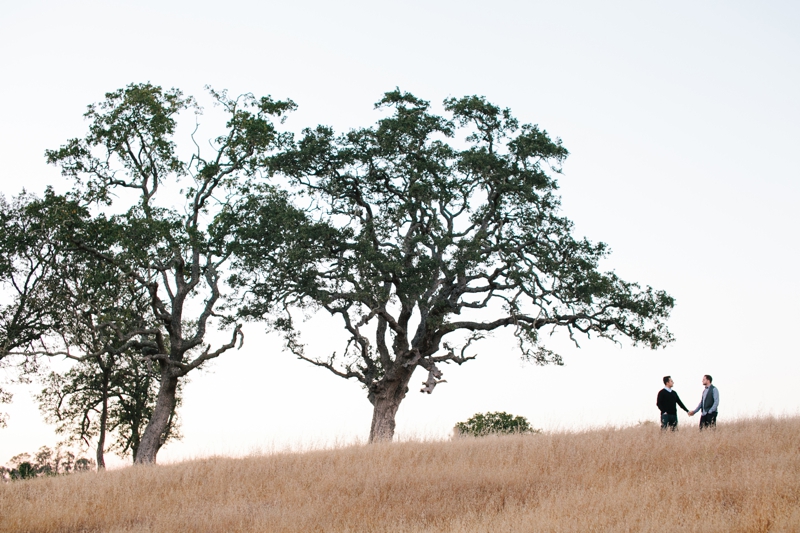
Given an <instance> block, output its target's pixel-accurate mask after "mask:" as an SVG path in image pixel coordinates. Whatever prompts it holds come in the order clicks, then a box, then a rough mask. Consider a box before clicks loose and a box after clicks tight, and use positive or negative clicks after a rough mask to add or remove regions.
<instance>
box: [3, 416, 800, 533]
mask: <svg viewBox="0 0 800 533" xmlns="http://www.w3.org/2000/svg"><path fill="white" fill-rule="evenodd" d="M696 421H697V419H696V418H693V419H692V423H691V427H690V426H689V424H688V422H687V421H686V419H682V420H681V422H682V423H683V425H682V428H681V430H680V431H679V432H677V433H667V434H662V433H661V432H660V430H659V429H658V427H657V426H655V425H646V426H639V427H632V428H626V429H603V430H593V431H587V432H581V433H555V434H541V435H530V436H511V437H487V438H481V439H473V438H465V439H458V440H454V441H450V442H405V443H395V444H387V445H373V446H353V447H346V448H339V449H333V450H320V451H312V452H306V453H298V454H290V453H286V454H275V455H268V456H253V457H246V458H236V459H234V458H220V457H215V458H209V459H204V460H196V461H190V462H185V463H180V464H173V465H165V466H156V467H136V468H134V467H131V468H125V469H122V470H116V471H110V472H104V473H100V474H96V473H86V474H75V475H72V476H66V477H60V478H41V479H34V480H28V481H18V482H12V483H7V484H4V485H2V484H0V531H15V532H16V531H24V532H31V533H33V532H54V533H55V532H58V533H73V532H75V533H77V532H95V531H97V532H100V531H102V532H113V533H122V532H130V533H133V532H172V531H176V532H177V531H180V532H184V531H185V532H198V533H200V532H203V533H206V532H220V533H221V532H250V531H253V532H256V531H258V532H304V533H305V532H353V533H355V532H370V533H372V532H383V531H385V532H434V531H435V532H453V533H455V532H487V531H500V532H581V533H585V532H616V531H621V532H650V531H652V532H658V533H666V532H720V533H722V532H725V533H733V532H767V531H769V532H797V531H800V418H784V419H774V418H769V419H758V420H742V421H738V422H730V423H725V424H721V425H720V426H719V427H718V428H717V429H716V430H715V431H705V432H702V433H701V432H699V431H698V430H697V429H696V427H695V424H694V423H695V422H696Z"/></svg>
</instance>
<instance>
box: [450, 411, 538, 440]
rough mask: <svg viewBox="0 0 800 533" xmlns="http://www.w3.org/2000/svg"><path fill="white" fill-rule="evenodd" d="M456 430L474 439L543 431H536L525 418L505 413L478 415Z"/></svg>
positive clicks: (459, 423) (461, 423) (460, 423)
mask: <svg viewBox="0 0 800 533" xmlns="http://www.w3.org/2000/svg"><path fill="white" fill-rule="evenodd" d="M456 429H457V430H458V433H459V434H460V435H469V436H473V437H483V436H486V435H506V434H530V433H541V430H540V429H534V428H533V427H532V426H531V425H530V423H529V422H528V420H527V419H526V418H525V417H523V416H514V415H510V414H508V413H506V412H503V411H499V412H495V413H477V414H475V415H473V416H472V417H470V418H469V419H467V421H466V422H458V423H457V424H456Z"/></svg>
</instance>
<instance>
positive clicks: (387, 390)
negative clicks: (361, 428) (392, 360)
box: [369, 367, 414, 444]
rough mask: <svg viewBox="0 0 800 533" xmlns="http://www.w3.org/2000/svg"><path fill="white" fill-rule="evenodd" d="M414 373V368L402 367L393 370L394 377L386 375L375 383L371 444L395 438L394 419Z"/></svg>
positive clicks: (372, 397) (371, 400)
mask: <svg viewBox="0 0 800 533" xmlns="http://www.w3.org/2000/svg"><path fill="white" fill-rule="evenodd" d="M413 373H414V369H413V368H411V369H407V368H404V367H401V368H400V369H398V370H396V371H395V372H393V374H394V376H393V378H389V377H384V378H383V379H382V380H380V382H378V383H377V384H375V386H374V389H373V391H372V393H371V394H370V402H372V406H373V409H372V427H371V428H370V430H369V442H370V444H372V443H375V442H391V441H392V439H393V438H394V427H395V422H394V419H395V416H397V410H398V409H399V408H400V402H402V401H403V398H405V397H406V393H407V392H408V382H409V380H410V379H411V374H413ZM398 374H399V375H398Z"/></svg>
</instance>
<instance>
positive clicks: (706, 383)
mask: <svg viewBox="0 0 800 533" xmlns="http://www.w3.org/2000/svg"><path fill="white" fill-rule="evenodd" d="M709 385H711V382H710V381H708V378H707V377H705V376H703V386H705V387H708V386H709Z"/></svg>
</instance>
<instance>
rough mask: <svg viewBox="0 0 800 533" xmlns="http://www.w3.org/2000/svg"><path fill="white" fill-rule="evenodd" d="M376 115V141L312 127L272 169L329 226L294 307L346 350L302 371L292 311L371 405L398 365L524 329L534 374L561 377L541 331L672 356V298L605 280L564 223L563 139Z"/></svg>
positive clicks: (485, 122) (408, 105) (395, 104)
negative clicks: (319, 314) (335, 328)
mask: <svg viewBox="0 0 800 533" xmlns="http://www.w3.org/2000/svg"><path fill="white" fill-rule="evenodd" d="M376 108H378V109H381V110H383V111H384V112H386V113H387V115H386V116H384V118H381V119H380V120H378V121H377V123H376V124H375V125H374V126H372V127H366V128H360V129H355V130H351V131H349V132H347V133H343V134H340V135H337V134H336V133H335V132H334V131H333V130H332V129H331V128H329V127H327V126H318V127H316V128H314V129H307V130H305V131H304V132H303V135H302V137H300V138H299V139H298V140H297V141H295V142H293V143H291V144H288V145H287V148H286V149H285V150H282V151H280V152H279V153H276V154H275V155H274V156H273V157H271V158H270V159H269V160H268V163H269V165H270V170H271V172H272V173H273V175H274V176H276V177H278V176H280V177H283V178H285V179H286V180H287V181H288V183H290V184H291V185H292V187H293V188H294V189H295V190H296V191H297V192H298V195H300V197H302V198H306V199H307V200H306V201H307V204H308V205H309V206H311V207H310V208H309V210H308V212H309V215H310V216H312V217H314V219H315V220H316V222H317V223H319V224H322V223H326V224H327V225H328V226H329V227H328V228H327V231H326V232H325V233H324V236H323V235H322V234H320V235H318V240H317V241H315V242H316V243H317V245H318V246H319V247H320V250H322V251H325V252H326V254H325V255H322V256H321V257H320V256H318V257H319V258H318V260H317V263H316V264H315V265H314V266H313V268H310V267H306V268H305V269H304V270H303V273H304V275H305V276H306V277H305V281H304V283H302V284H298V285H297V286H296V287H294V289H296V291H297V295H296V296H295V298H294V299H292V300H290V301H289V302H288V303H290V304H294V305H297V306H302V305H309V306H316V307H317V308H322V309H325V310H326V311H328V312H329V313H330V314H331V315H333V316H335V317H337V318H340V319H341V320H342V323H343V326H344V328H345V331H346V332H347V334H348V336H349V339H348V341H347V345H346V346H345V349H344V350H341V351H338V352H336V354H334V355H333V356H331V357H330V358H328V357H325V358H314V357H307V356H306V355H305V354H304V353H303V352H302V349H301V346H302V345H301V344H299V341H298V340H297V335H296V332H294V331H291V330H292V328H293V327H294V326H293V323H292V320H291V315H289V314H288V313H287V316H286V318H285V320H284V321H283V322H282V323H281V324H283V325H284V326H285V327H286V328H287V329H288V330H290V331H289V333H288V334H287V338H288V339H289V343H288V345H289V346H290V347H291V348H293V349H295V353H297V355H298V356H300V357H302V358H304V359H307V360H309V361H310V362H312V363H314V364H317V365H319V366H323V367H325V368H328V369H329V370H331V371H333V372H334V373H336V374H337V375H339V376H342V377H347V378H354V379H358V380H359V381H361V382H362V383H363V384H364V386H365V387H367V388H370V390H373V392H374V390H375V387H376V383H378V382H380V380H382V379H383V378H384V377H385V376H388V375H389V374H392V373H394V372H395V371H398V372H402V373H404V374H406V372H405V370H402V371H401V370H399V369H400V367H402V368H403V369H409V368H411V369H413V367H415V366H417V365H422V366H423V367H425V368H426V369H428V370H431V371H434V370H435V367H434V365H435V364H436V363H438V362H456V363H458V364H461V363H463V362H464V361H466V360H467V359H468V358H470V357H471V356H467V355H465V353H464V349H465V348H466V347H468V346H469V345H470V343H471V342H472V341H474V340H476V339H478V338H480V337H481V335H482V334H483V333H484V332H489V331H493V330H496V329H499V328H505V327H508V328H510V329H513V331H514V335H515V336H516V338H517V340H518V342H519V346H520V351H521V354H522V356H523V358H525V359H526V360H529V361H532V362H535V363H537V364H550V363H553V364H561V363H562V360H561V357H560V356H559V355H558V354H556V353H554V352H552V351H550V350H549V349H547V348H546V347H545V346H544V345H543V342H542V335H541V334H540V332H541V331H542V330H553V329H563V330H566V332H567V333H568V334H569V336H570V337H571V338H572V339H573V340H575V341H576V342H577V336H578V335H581V334H582V335H585V336H599V337H605V338H608V339H612V340H619V339H621V338H627V339H629V340H631V341H632V342H633V343H634V344H640V345H644V346H647V347H649V348H658V347H661V346H664V345H666V344H668V343H669V342H671V340H672V335H671V334H670V332H669V330H668V329H667V327H666V319H667V317H668V316H669V313H670V311H671V309H672V306H673V305H674V300H673V299H672V297H670V296H669V295H668V294H666V293H665V292H664V291H660V290H654V289H652V288H650V287H641V286H640V285H638V284H636V283H631V282H626V281H624V280H621V279H620V278H619V277H618V276H617V275H616V274H615V273H614V272H604V271H602V270H600V268H599V265H600V262H601V260H603V259H604V258H605V257H606V256H607V255H608V247H607V246H606V245H605V244H604V243H592V242H590V241H588V240H586V239H581V238H576V237H575V236H574V235H573V233H572V230H573V224H572V222H571V221H570V220H569V219H567V218H566V217H564V216H563V215H562V214H561V213H560V198H559V196H558V194H557V189H558V183H557V180H556V177H557V176H558V174H560V172H561V164H562V163H563V161H564V160H565V158H566V157H567V155H568V152H567V150H566V148H564V146H563V145H562V143H561V141H560V139H554V138H552V137H551V136H550V135H549V134H548V133H547V132H546V131H545V130H543V129H541V128H540V127H539V126H537V125H534V124H520V122H519V121H518V120H517V119H515V118H514V117H513V116H512V114H511V111H510V110H508V109H503V108H501V107H498V106H496V105H494V104H492V103H490V102H488V101H487V100H486V99H485V98H483V97H479V96H467V97H464V98H450V99H447V100H445V101H444V109H445V113H443V114H436V113H433V112H432V110H431V106H430V104H429V103H428V102H427V101H425V100H422V99H420V98H418V97H416V96H414V95H411V94H409V93H405V92H402V91H400V90H394V91H390V92H387V93H386V94H385V95H384V97H383V98H382V99H381V100H380V101H379V102H378V103H377V104H376ZM249 212H250V213H252V217H251V219H252V220H257V219H258V217H259V216H260V215H259V214H258V213H257V212H255V211H253V210H250V211H249ZM242 218H247V217H245V216H243V215H242ZM248 238H249V239H250V240H249V241H248V246H247V248H246V249H244V250H243V251H242V255H244V256H247V255H248V249H254V250H255V249H258V246H257V243H258V236H257V233H256V232H250V235H249V236H248ZM243 261H246V262H247V264H248V267H249V268H246V269H245V268H243V269H241V275H240V277H238V278H236V279H235V280H234V282H235V283H234V284H235V285H237V286H239V287H241V288H242V289H243V291H244V292H245V293H246V298H248V299H249V301H248V302H247V303H248V305H247V306H246V307H245V310H246V311H247V312H249V313H251V314H253V315H255V316H257V317H259V318H260V317H262V316H264V315H265V314H267V313H268V312H271V311H272V310H273V309H272V308H271V307H269V306H266V305H263V303H262V302H260V295H261V294H262V293H263V294H267V295H271V294H272V293H271V292H269V291H268V290H267V288H269V280H270V276H269V274H270V269H271V267H272V263H269V262H262V261H261V258H260V256H259V255H258V254H251V255H250V256H249V257H245V258H244V259H243ZM265 287H266V288H265ZM287 307H288V306H287ZM367 330H369V331H375V332H376V334H375V337H374V338H372V339H370V338H368V336H371V335H372V333H369V334H367V333H366V331H367ZM459 348H460V349H459ZM434 373H435V372H434ZM392 379H395V378H392Z"/></svg>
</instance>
